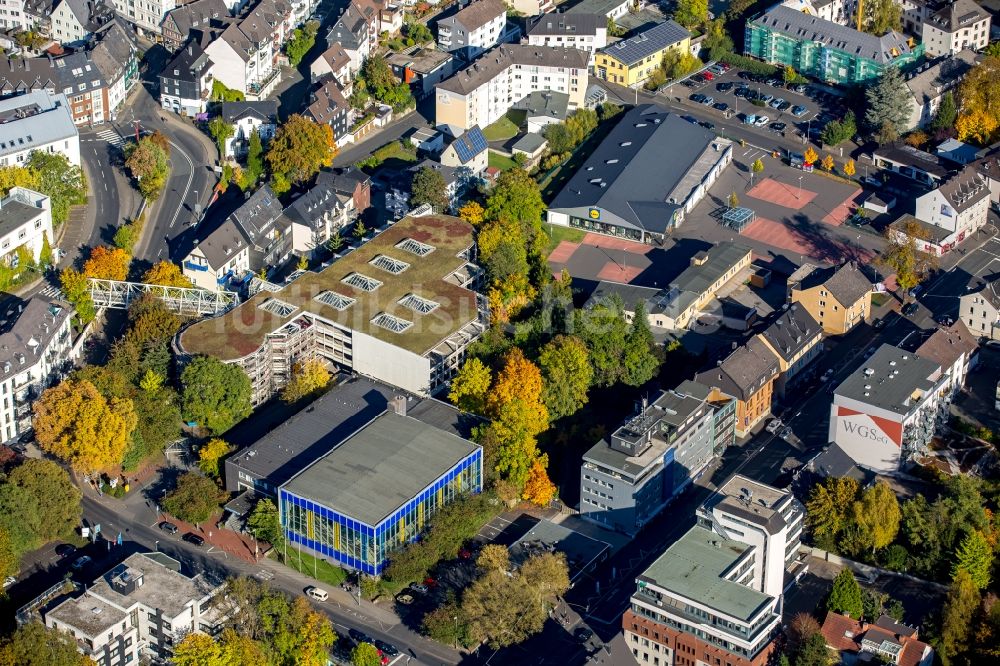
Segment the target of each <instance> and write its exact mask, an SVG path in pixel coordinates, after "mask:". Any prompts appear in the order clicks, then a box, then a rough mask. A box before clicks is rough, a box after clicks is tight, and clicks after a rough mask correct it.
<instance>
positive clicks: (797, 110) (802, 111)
mask: <svg viewBox="0 0 1000 666" xmlns="http://www.w3.org/2000/svg"><path fill="white" fill-rule="evenodd" d="M808 111H809V109H807V108H806V107H804V106H801V105H799V104H796V105H795V106H793V107H792V115H793V116H795V117H796V118H801V117H802V116H804V115H806V113H807V112H808Z"/></svg>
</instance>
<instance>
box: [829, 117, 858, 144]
mask: <svg viewBox="0 0 1000 666" xmlns="http://www.w3.org/2000/svg"><path fill="white" fill-rule="evenodd" d="M857 133H858V123H857V119H856V118H855V116H854V112H853V111H848V112H847V113H846V114H844V117H843V118H841V119H840V120H837V119H834V120H831V121H830V122H828V123H827V124H826V125H825V126H824V127H823V133H822V134H820V140H821V141H822V142H823V143H824V144H826V145H829V146H836V145H838V144H840V143H843V142H844V141H847V140H848V139H850V138H851V137H853V136H854V135H855V134H857Z"/></svg>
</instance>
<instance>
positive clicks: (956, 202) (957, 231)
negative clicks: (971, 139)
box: [891, 165, 990, 256]
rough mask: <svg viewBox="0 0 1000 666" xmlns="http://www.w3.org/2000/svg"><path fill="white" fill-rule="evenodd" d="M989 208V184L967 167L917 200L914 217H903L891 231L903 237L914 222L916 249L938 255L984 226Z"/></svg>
mask: <svg viewBox="0 0 1000 666" xmlns="http://www.w3.org/2000/svg"><path fill="white" fill-rule="evenodd" d="M989 205H990V186H989V181H988V180H987V178H986V177H985V176H984V175H983V174H981V173H980V172H979V170H978V168H977V166H973V165H969V166H966V167H965V168H964V169H962V171H959V172H958V173H957V174H954V175H953V176H951V177H950V178H949V179H948V180H946V181H944V182H943V183H941V184H940V185H939V186H938V187H937V188H936V189H934V190H931V191H930V192H928V193H926V194H924V195H922V196H920V197H918V198H917V201H916V212H915V213H914V215H912V216H911V215H903V216H902V217H901V218H900V219H898V220H896V221H895V222H893V223H892V225H891V228H892V229H893V231H894V232H895V234H896V235H897V237H900V238H905V237H906V229H907V227H910V226H913V223H914V222H915V223H916V226H917V227H919V229H920V236H919V237H917V238H916V243H917V247H918V248H919V249H920V250H922V251H924V252H927V253H929V254H933V255H935V256H941V255H943V254H945V253H946V252H949V251H950V250H952V249H954V247H955V246H956V245H958V244H959V243H961V242H962V241H964V240H965V239H966V238H969V237H970V236H972V234H974V233H976V232H977V231H979V229H981V228H982V227H983V226H985V225H986V223H987V216H988V214H989Z"/></svg>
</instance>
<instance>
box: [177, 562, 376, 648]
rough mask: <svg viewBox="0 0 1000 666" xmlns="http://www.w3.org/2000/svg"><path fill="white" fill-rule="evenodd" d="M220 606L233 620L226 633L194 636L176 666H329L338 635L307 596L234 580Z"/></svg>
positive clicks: (248, 580) (185, 644) (183, 644)
mask: <svg viewBox="0 0 1000 666" xmlns="http://www.w3.org/2000/svg"><path fill="white" fill-rule="evenodd" d="M215 603H217V604H219V606H220V609H219V610H220V611H221V612H222V613H225V614H226V615H227V616H228V618H229V619H228V620H227V622H226V627H225V629H223V631H222V632H221V633H220V634H219V635H218V636H217V637H215V638H213V637H211V636H208V635H206V634H189V635H188V636H187V637H186V638H185V639H184V640H183V641H181V642H180V643H178V644H177V646H176V647H175V648H174V656H173V659H172V662H171V663H173V664H174V666H229V665H230V664H274V665H277V666H293V665H294V666H326V664H328V663H329V658H330V656H329V655H330V650H331V649H332V648H333V646H334V644H335V643H336V641H337V633H336V632H335V631H334V629H333V625H332V624H331V622H330V619H329V618H328V617H327V616H326V615H324V614H323V613H320V612H319V611H317V610H315V609H313V607H312V606H311V605H310V604H309V602H308V601H306V599H305V597H301V596H299V597H296V598H295V599H294V600H292V599H290V598H289V597H287V596H286V595H284V594H283V593H281V592H279V591H276V590H273V589H271V588H269V587H267V586H265V585H263V584H262V583H259V582H257V581H255V580H253V579H251V578H233V579H230V580H229V581H227V583H226V587H225V590H224V592H223V593H222V594H220V595H218V597H217V598H216V600H215ZM362 666H364V664H363V663H362Z"/></svg>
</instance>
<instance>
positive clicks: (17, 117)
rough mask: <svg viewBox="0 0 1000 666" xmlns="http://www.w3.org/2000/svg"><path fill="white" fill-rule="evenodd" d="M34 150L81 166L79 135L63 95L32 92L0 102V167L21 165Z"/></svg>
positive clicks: (38, 91)
mask: <svg viewBox="0 0 1000 666" xmlns="http://www.w3.org/2000/svg"><path fill="white" fill-rule="evenodd" d="M35 150H40V151H42V152H48V153H62V154H64V155H65V156H66V157H67V158H68V159H69V161H70V163H71V164H75V165H76V166H80V134H79V133H78V132H77V129H76V125H75V124H74V123H73V116H72V115H71V113H70V109H69V103H68V102H67V101H66V95H64V94H62V93H59V94H53V93H50V92H48V91H47V90H34V91H32V92H29V93H26V94H24V95H18V96H16V97H10V98H7V99H3V100H0V166H20V165H22V164H24V163H25V162H26V161H27V160H28V156H29V155H30V154H31V152H32V151H35Z"/></svg>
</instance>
